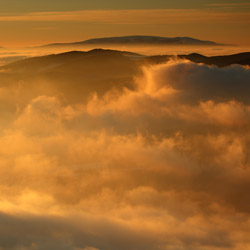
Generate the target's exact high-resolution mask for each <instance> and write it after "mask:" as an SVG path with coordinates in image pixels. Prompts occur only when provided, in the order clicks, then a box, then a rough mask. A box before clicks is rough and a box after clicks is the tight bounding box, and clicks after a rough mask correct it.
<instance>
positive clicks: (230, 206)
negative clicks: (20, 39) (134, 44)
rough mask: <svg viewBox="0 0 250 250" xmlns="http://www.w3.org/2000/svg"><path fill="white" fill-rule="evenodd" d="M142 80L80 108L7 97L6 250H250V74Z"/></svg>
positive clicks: (2, 242)
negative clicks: (131, 87)
mask: <svg viewBox="0 0 250 250" xmlns="http://www.w3.org/2000/svg"><path fill="white" fill-rule="evenodd" d="M142 72H143V73H142V74H141V75H138V76H135V78H134V89H127V88H123V89H122V90H117V89H110V91H108V92H106V93H105V94H104V95H101V96H100V95H98V94H96V93H89V98H88V101H83V102H82V103H77V104H75V103H74V104H73V103H72V104H71V103H67V104H65V103H64V102H63V100H61V99H60V98H59V97H58V96H48V95H39V92H37V91H36V92H34V93H35V94H34V96H32V98H27V99H25V97H23V96H22V97H20V96H19V93H20V92H19V88H20V86H19V85H18V84H17V85H10V86H9V87H8V86H3V87H1V89H0V103H1V106H2V108H1V113H2V123H1V124H0V128H1V131H0V249H1V250H2V249H3V250H7V249H8V250H9V249H10V250H12V249H13V250H14V249H15V250H16V249H18V250H19V249H20V250H40V249H41V250H54V249H60V250H61V249H62V250H64V249H65V250H117V249H119V250H128V249H131V250H168V249H171V250H174V249H175V250H182V249H183V250H184V249H185V250H186V249H190V250H193V249H194V250H208V249H213V250H215V249H217V250H218V249H232V250H245V249H248V248H250V239H249V233H250V202H249V190H250V97H249V93H250V68H249V67H244V66H239V65H232V66H230V67H226V68H218V67H216V66H207V65H204V64H196V63H192V62H190V61H185V60H173V61H169V62H166V63H165V64H160V65H154V66H145V67H143V69H142ZM28 91H29V90H27V95H29V97H30V94H28ZM22 93H23V92H22ZM65 95H67V93H65ZM20 99H21V100H22V101H20ZM24 99H25V100H29V101H27V102H26V101H24ZM30 100H31V101H30ZM17 103H18V104H17ZM20 103H21V105H19V104H20Z"/></svg>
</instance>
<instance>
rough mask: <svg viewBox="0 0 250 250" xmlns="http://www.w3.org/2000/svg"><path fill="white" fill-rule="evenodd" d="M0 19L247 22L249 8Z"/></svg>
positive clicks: (95, 12) (43, 14)
mask: <svg viewBox="0 0 250 250" xmlns="http://www.w3.org/2000/svg"><path fill="white" fill-rule="evenodd" d="M0 21H60V22H61V21H75V22H89V23H111V24H114V23H117V24H146V23H150V24H171V23H196V22H200V23H208V22H209V23H250V12H246V11H245V12H229V11H228V12H225V11H223V12H222V11H215V10H214V11H211V10H206V9H205V10H200V9H188V10H187V9H153V10H143V9H142V10H81V11H69V12H30V13H25V14H8V15H7V14H0Z"/></svg>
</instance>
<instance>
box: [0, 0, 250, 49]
mask: <svg viewBox="0 0 250 250" xmlns="http://www.w3.org/2000/svg"><path fill="white" fill-rule="evenodd" d="M249 7H250V5H248V4H246V3H245V4H243V3H238V4H231V5H230V4H229V5H222V4H210V5H206V6H205V7H203V8H201V7H200V8H196V7H194V6H193V7H192V8H158V9H154V8H151V9H143V8H142V9H118V10H115V9H91V10H84V9H80V10H71V11H68V10H63V11H54V10H53V11H50V10H46V11H39V10H36V11H30V12H6V13H1V14H0V28H1V32H2V36H1V39H0V46H5V47H15V46H32V45H41V44H46V43H53V42H74V41H82V40H85V39H89V38H94V37H106V36H122V35H160V36H169V37H173V36H190V37H194V38H199V39H203V40H213V41H216V42H220V43H228V44H238V45H250V34H249V32H248V31H249V30H250V29H249V28H250V8H249Z"/></svg>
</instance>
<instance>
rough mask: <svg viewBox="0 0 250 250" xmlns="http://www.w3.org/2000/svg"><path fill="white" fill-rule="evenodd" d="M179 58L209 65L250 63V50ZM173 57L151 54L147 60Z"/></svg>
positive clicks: (161, 61)
mask: <svg viewBox="0 0 250 250" xmlns="http://www.w3.org/2000/svg"><path fill="white" fill-rule="evenodd" d="M177 57H178V58H182V59H188V60H190V61H192V62H196V63H204V64H207V65H216V66H218V67H226V66H229V65H231V64H240V65H250V52H245V53H239V54H234V55H223V56H211V57H207V56H204V55H201V54H197V53H192V54H189V55H178V56H177ZM170 58H172V56H170V55H163V56H150V57H147V58H146V59H145V60H146V61H148V62H149V63H163V62H166V61H167V60H169V59H170Z"/></svg>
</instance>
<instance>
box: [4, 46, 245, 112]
mask: <svg viewBox="0 0 250 250" xmlns="http://www.w3.org/2000/svg"><path fill="white" fill-rule="evenodd" d="M172 57H173V56H171V55H163V56H143V55H140V54H136V53H130V52H126V51H115V50H103V49H94V50H91V51H88V52H81V51H71V52H66V53H61V54H53V55H48V56H41V57H33V58H28V59H24V60H20V61H17V62H14V63H10V64H7V65H5V66H1V67H0V88H6V86H8V88H9V87H10V88H11V87H13V89H14V90H15V89H17V88H18V93H19V94H20V96H22V98H20V103H19V104H18V105H19V106H20V107H22V105H24V103H25V102H26V103H27V101H30V100H31V99H32V98H33V97H34V96H40V95H48V96H58V97H60V99H62V100H63V101H64V102H65V103H66V104H67V103H79V102H82V101H84V100H87V98H89V95H90V94H91V93H93V92H96V93H97V94H98V95H100V96H101V95H103V94H104V93H106V92H107V91H109V90H110V89H112V88H115V89H117V91H119V90H122V89H123V88H124V87H126V88H129V89H134V87H135V86H134V76H138V75H139V74H141V73H142V71H141V68H142V67H141V66H142V65H145V64H147V65H148V64H159V63H164V62H166V61H168V60H170V59H171V58H172ZM178 57H179V58H182V59H188V60H191V61H193V62H197V63H206V64H214V65H217V66H219V67H224V66H228V65H231V64H235V63H236V64H241V65H250V53H249V52H248V53H240V54H235V55H229V56H215V57H206V56H203V55H200V54H189V55H180V56H178ZM27 90H29V91H27Z"/></svg>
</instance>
